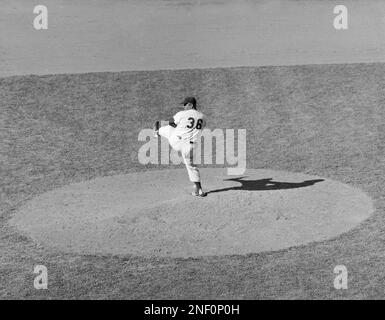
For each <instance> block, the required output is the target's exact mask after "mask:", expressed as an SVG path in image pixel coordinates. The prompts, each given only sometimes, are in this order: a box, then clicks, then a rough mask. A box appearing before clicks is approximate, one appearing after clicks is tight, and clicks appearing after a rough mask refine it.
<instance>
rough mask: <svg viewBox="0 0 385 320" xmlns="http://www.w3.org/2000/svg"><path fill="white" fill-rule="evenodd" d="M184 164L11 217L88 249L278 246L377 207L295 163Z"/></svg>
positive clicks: (100, 182) (44, 239)
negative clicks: (191, 176) (241, 171)
mask: <svg viewBox="0 0 385 320" xmlns="http://www.w3.org/2000/svg"><path fill="white" fill-rule="evenodd" d="M201 173H202V178H203V186H204V187H205V189H206V190H207V191H210V193H209V194H208V196H207V197H206V198H199V197H198V198H197V197H193V196H191V195H190V193H191V191H192V189H191V186H190V182H189V181H188V178H187V172H186V171H185V169H175V170H161V171H149V172H144V173H135V174H127V175H119V176H111V177H104V178H98V179H95V180H92V181H86V182H82V183H76V184H72V185H68V186H66V187H64V188H61V189H57V190H53V191H50V192H48V193H45V194H43V195H41V196H39V197H37V198H35V199H33V200H31V201H30V202H28V203H27V204H26V205H25V206H24V207H22V208H21V210H20V211H19V212H17V213H16V215H15V216H14V217H13V218H12V219H11V223H12V224H13V225H15V226H16V227H18V228H19V229H20V230H21V231H22V232H25V233H26V234H27V235H29V236H30V237H32V238H33V239H34V240H36V241H38V242H40V243H42V244H44V245H47V246H52V247H56V248H58V249H60V250H64V251H70V252H78V253H88V254H133V255H140V256H170V257H197V256H207V255H225V254H247V253H253V252H259V251H266V250H277V249H282V248H287V247H290V246H295V245H300V244H304V243H308V242H311V241H319V240H324V239H328V238H331V237H334V236H337V235H338V234H341V233H342V232H345V231H348V230H349V229H351V228H353V227H354V226H356V225H357V224H359V223H360V222H361V221H363V220H364V219H365V218H367V217H368V216H369V215H370V214H371V213H372V211H373V206H372V201H371V199H370V198H369V197H368V196H367V195H366V194H364V193H363V192H361V191H359V190H357V189H354V188H352V187H349V186H347V185H344V184H342V183H339V182H335V181H330V180H323V179H321V178H318V177H313V176H308V175H305V174H298V173H287V172H277V171H271V170H248V171H246V173H245V175H244V176H242V177H234V176H227V175H226V170H225V169H203V170H201Z"/></svg>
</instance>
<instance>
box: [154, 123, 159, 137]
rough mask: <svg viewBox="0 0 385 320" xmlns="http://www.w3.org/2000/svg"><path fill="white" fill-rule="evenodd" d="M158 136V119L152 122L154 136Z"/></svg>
mask: <svg viewBox="0 0 385 320" xmlns="http://www.w3.org/2000/svg"><path fill="white" fill-rule="evenodd" d="M158 137H159V121H155V123H154V138H158Z"/></svg>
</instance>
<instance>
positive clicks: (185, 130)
mask: <svg viewBox="0 0 385 320" xmlns="http://www.w3.org/2000/svg"><path fill="white" fill-rule="evenodd" d="M174 122H175V124H176V128H175V131H174V133H173V134H174V135H176V136H178V137H180V138H181V139H183V140H188V141H192V142H195V141H196V140H197V139H198V138H199V137H200V135H201V133H202V130H203V128H204V126H205V125H206V121H205V116H204V114H203V113H202V112H199V111H197V110H195V109H189V110H183V111H179V112H178V113H177V114H175V115H174Z"/></svg>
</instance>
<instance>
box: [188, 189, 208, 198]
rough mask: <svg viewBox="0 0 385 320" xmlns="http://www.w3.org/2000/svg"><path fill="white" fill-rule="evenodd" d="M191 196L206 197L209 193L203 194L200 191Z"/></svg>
mask: <svg viewBox="0 0 385 320" xmlns="http://www.w3.org/2000/svg"><path fill="white" fill-rule="evenodd" d="M191 195H192V196H194V197H206V196H207V192H203V191H202V190H200V191H199V192H196V191H193V192H192V193H191Z"/></svg>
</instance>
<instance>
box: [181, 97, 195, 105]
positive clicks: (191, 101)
mask: <svg viewBox="0 0 385 320" xmlns="http://www.w3.org/2000/svg"><path fill="white" fill-rule="evenodd" d="M188 103H191V104H192V105H193V106H194V107H195V106H196V105H197V100H196V99H195V98H194V97H186V98H184V100H183V101H182V104H183V105H184V106H185V105H186V104H188Z"/></svg>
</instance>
